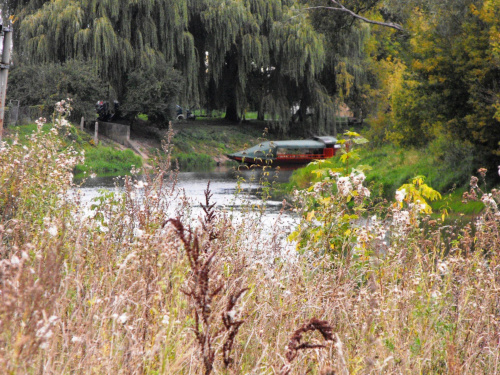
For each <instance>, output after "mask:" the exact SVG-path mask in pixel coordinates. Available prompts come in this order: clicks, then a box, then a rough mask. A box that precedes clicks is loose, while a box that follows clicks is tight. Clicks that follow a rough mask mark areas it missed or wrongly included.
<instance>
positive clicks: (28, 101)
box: [7, 60, 107, 120]
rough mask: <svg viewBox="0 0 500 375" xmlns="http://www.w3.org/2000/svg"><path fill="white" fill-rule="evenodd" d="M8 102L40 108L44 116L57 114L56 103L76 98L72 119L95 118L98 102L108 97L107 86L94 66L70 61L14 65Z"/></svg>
mask: <svg viewBox="0 0 500 375" xmlns="http://www.w3.org/2000/svg"><path fill="white" fill-rule="evenodd" d="M7 93H8V98H9V99H15V100H19V101H20V102H21V105H24V106H35V105H40V106H41V108H42V109H43V113H44V115H45V116H49V115H51V114H52V113H53V112H54V104H55V103H56V102H58V101H60V100H62V99H66V98H68V97H69V98H71V99H73V105H72V107H73V109H72V112H71V117H72V118H73V119H76V120H79V119H80V118H81V116H85V117H87V118H88V117H92V116H94V115H95V103H96V102H97V100H99V99H102V98H105V97H106V96H107V87H106V85H105V84H104V83H103V81H102V80H101V79H100V78H99V76H98V75H97V74H96V72H95V70H94V69H93V67H92V65H91V64H88V63H85V62H82V61H78V60H68V61H66V62H64V63H62V64H61V63H47V64H42V65H38V64H21V65H19V64H15V65H13V67H12V69H11V71H10V73H9V90H8V91H7Z"/></svg>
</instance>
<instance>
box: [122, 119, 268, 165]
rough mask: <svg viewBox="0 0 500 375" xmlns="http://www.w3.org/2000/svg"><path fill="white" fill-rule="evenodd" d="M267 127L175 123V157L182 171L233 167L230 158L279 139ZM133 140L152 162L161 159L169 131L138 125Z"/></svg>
mask: <svg viewBox="0 0 500 375" xmlns="http://www.w3.org/2000/svg"><path fill="white" fill-rule="evenodd" d="M266 126H267V124H266V123H265V122H264V121H246V122H244V123H241V124H236V123H234V122H227V121H225V120H223V119H220V118H214V119H197V120H194V121H192V120H182V121H173V122H172V130H173V137H172V138H171V141H170V142H171V146H172V156H173V157H174V159H176V160H177V161H178V163H179V166H180V167H181V168H187V169H191V168H207V167H214V166H216V165H223V164H226V163H231V164H233V163H232V162H231V161H230V160H229V159H228V158H227V157H226V155H227V154H229V153H233V152H235V151H240V150H242V149H245V148H247V147H250V146H253V145H254V144H256V143H258V142H260V141H262V140H264V139H275V138H276V137H275V136H273V135H272V134H269V133H268V132H267V129H266ZM131 138H132V139H133V140H134V141H135V142H137V143H138V144H139V145H140V147H141V151H143V152H145V153H146V154H148V155H149V156H150V157H151V158H153V157H154V156H162V155H164V150H163V149H162V146H161V144H162V141H166V140H167V139H168V129H167V128H165V129H158V128H157V127H153V126H148V125H147V123H145V122H139V123H138V124H136V125H134V126H133V127H132V129H131Z"/></svg>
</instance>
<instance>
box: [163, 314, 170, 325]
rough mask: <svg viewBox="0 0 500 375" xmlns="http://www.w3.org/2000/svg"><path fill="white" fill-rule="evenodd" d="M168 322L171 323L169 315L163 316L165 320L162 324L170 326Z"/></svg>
mask: <svg viewBox="0 0 500 375" xmlns="http://www.w3.org/2000/svg"><path fill="white" fill-rule="evenodd" d="M168 322H170V317H169V316H168V315H163V319H162V321H161V324H165V325H168Z"/></svg>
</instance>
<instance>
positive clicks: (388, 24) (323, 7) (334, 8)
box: [305, 0, 403, 31]
mask: <svg viewBox="0 0 500 375" xmlns="http://www.w3.org/2000/svg"><path fill="white" fill-rule="evenodd" d="M331 2H332V3H334V4H335V5H338V8H337V7H326V6H316V7H309V8H305V10H310V9H329V10H338V11H340V12H345V13H348V14H350V15H351V16H353V17H355V18H359V19H360V20H362V21H364V22H366V23H372V24H374V25H380V26H385V27H391V28H393V29H396V30H399V31H403V26H401V25H399V24H397V23H392V22H379V21H374V20H370V19H368V18H366V17H363V16H360V15H359V14H357V13H354V12H353V11H352V10H350V9H347V8H346V7H345V6H343V5H342V4H340V3H339V2H338V1H336V0H331Z"/></svg>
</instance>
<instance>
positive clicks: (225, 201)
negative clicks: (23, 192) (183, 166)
mask: <svg viewBox="0 0 500 375" xmlns="http://www.w3.org/2000/svg"><path fill="white" fill-rule="evenodd" d="M292 172H293V171H291V170H282V171H279V172H276V171H273V170H271V171H266V172H263V171H262V170H261V169H254V170H248V169H242V170H239V171H237V170H235V169H233V168H227V167H217V168H215V169H213V170H210V171H193V172H179V174H178V176H177V188H178V189H181V191H182V192H184V193H185V195H186V197H187V198H188V199H189V201H190V202H191V206H192V208H193V210H192V211H193V215H195V216H197V215H200V213H201V203H202V202H204V201H205V194H204V192H205V190H206V188H207V184H208V182H210V190H211V192H212V194H213V196H212V202H213V203H216V208H217V209H219V210H223V211H226V212H230V213H231V214H232V215H233V217H234V219H235V220H239V219H240V218H241V216H242V215H243V213H242V212H243V211H246V210H247V209H248V208H249V207H254V208H255V207H260V206H261V205H262V200H261V198H260V194H261V191H262V182H268V183H270V182H272V181H276V182H280V183H282V182H287V181H288V179H289V178H290V176H291V174H292ZM238 181H239V184H238ZM122 186H123V180H120V179H117V178H115V177H96V178H89V179H87V180H86V181H85V182H84V183H83V184H82V185H81V187H80V188H79V190H80V193H81V197H82V203H83V204H84V206H85V207H86V209H87V210H88V212H90V204H91V202H92V200H93V199H94V198H96V197H97V196H99V194H100V192H99V191H100V190H101V189H107V190H114V189H118V190H121V189H122ZM238 187H239V188H238ZM260 220H261V222H262V224H263V225H264V226H265V227H273V226H274V227H276V226H278V227H279V229H278V230H279V232H280V233H281V234H282V237H283V238H286V237H287V236H288V234H290V232H291V231H292V230H293V228H294V227H295V226H296V224H297V223H298V218H297V216H296V214H294V213H292V212H291V211H290V208H289V207H288V208H286V207H285V208H284V207H283V201H276V200H267V202H266V204H265V205H264V209H263V211H262V215H260Z"/></svg>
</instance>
